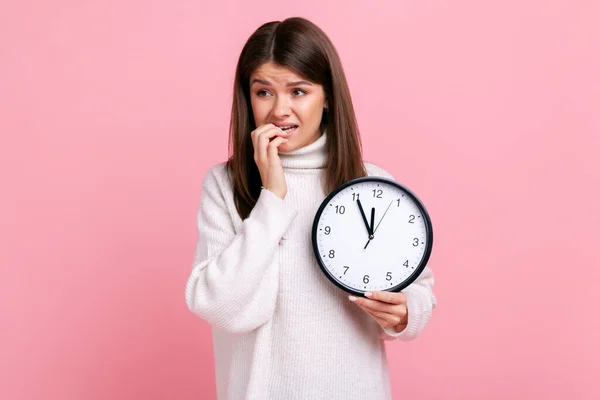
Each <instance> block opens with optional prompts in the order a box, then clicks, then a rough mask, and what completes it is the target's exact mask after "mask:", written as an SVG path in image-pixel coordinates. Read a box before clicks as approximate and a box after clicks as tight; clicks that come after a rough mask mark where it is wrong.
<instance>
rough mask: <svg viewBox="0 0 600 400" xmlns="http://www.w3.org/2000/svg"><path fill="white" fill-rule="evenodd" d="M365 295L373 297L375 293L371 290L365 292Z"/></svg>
mask: <svg viewBox="0 0 600 400" xmlns="http://www.w3.org/2000/svg"><path fill="white" fill-rule="evenodd" d="M365 296H367V297H371V296H373V293H371V292H365Z"/></svg>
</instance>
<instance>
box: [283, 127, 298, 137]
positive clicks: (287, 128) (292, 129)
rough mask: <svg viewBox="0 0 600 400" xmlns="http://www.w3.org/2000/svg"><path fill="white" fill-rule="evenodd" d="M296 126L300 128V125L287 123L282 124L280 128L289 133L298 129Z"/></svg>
mask: <svg viewBox="0 0 600 400" xmlns="http://www.w3.org/2000/svg"><path fill="white" fill-rule="evenodd" d="M296 128H298V125H286V126H280V127H279V129H281V130H282V131H284V132H285V133H287V134H288V135H289V134H290V133H292V132H293V131H295V130H296Z"/></svg>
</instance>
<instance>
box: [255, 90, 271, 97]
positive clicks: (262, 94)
mask: <svg viewBox="0 0 600 400" xmlns="http://www.w3.org/2000/svg"><path fill="white" fill-rule="evenodd" d="M268 94H269V92H267V91H266V90H264V89H261V90H259V91H258V92H256V95H257V96H258V97H264V96H266V95H268Z"/></svg>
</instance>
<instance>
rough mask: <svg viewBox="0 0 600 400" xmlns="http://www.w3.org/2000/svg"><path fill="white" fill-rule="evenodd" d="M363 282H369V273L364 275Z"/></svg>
mask: <svg viewBox="0 0 600 400" xmlns="http://www.w3.org/2000/svg"><path fill="white" fill-rule="evenodd" d="M363 283H369V275H365V276H364V277H363Z"/></svg>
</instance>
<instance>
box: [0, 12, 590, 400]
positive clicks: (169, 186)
mask: <svg viewBox="0 0 600 400" xmlns="http://www.w3.org/2000/svg"><path fill="white" fill-rule="evenodd" d="M294 15H299V16H304V17H307V18H309V19H311V20H313V21H314V22H316V23H317V24H318V25H320V26H321V27H322V28H323V29H324V30H325V31H326V32H327V33H328V34H329V36H330V37H331V38H332V40H333V41H334V43H335V45H336V46H337V48H338V50H339V52H340V54H341V57H342V60H343V62H344V66H345V69H346V72H347V75H348V79H349V82H350V85H351V90H352V94H353V98H354V101H355V105H356V110H357V114H358V119H359V123H360V127H361V130H362V134H363V140H364V151H365V158H366V159H367V160H369V161H373V162H375V163H377V164H379V165H381V166H383V167H384V168H386V169H388V170H389V171H390V172H391V173H393V174H394V175H395V177H396V178H397V179H398V180H399V181H400V182H402V183H404V184H406V185H408V186H409V187H410V188H412V189H413V190H414V191H415V192H416V193H417V194H418V195H419V196H420V197H421V198H422V200H423V201H424V202H425V204H426V206H427V207H428V209H429V211H430V214H431V217H432V221H433V223H434V229H435V241H434V252H433V255H432V258H431V264H430V265H431V267H432V268H433V269H434V271H435V274H436V287H435V292H436V295H437V296H438V299H439V308H438V309H437V310H436V312H435V314H434V317H433V319H432V321H431V323H430V324H429V326H428V327H427V329H426V331H425V333H424V334H423V336H422V337H421V338H420V339H419V340H417V341H415V342H411V343H401V342H391V343H389V346H388V348H389V353H390V364H391V370H392V387H393V392H394V395H395V398H399V399H400V398H401V399H505V398H511V399H597V398H600V380H599V379H598V377H599V373H600V362H599V359H600V351H599V350H598V346H597V343H596V342H597V340H598V339H599V338H600V323H599V322H598V321H599V319H600V312H599V311H598V306H597V305H598V302H599V301H600V296H599V294H598V291H597V289H596V288H597V287H598V279H599V278H600V272H599V267H600V257H599V255H598V249H597V247H598V246H599V245H600V240H599V234H598V229H597V228H598V226H599V224H600V212H599V211H598V207H599V203H600V201H599V200H600V196H599V192H600V162H599V161H598V158H597V157H598V150H599V149H600V111H599V110H600V78H599V75H600V74H599V71H600V40H599V38H600V29H599V28H598V25H597V23H598V20H600V9H599V6H598V3H597V2H594V1H592V0H590V1H587V2H585V1H572V0H570V1H567V0H564V1H558V0H546V1H541V0H538V1H534V0H527V1H523V0H518V1H517V0H510V1H502V2H490V1H479V0H455V1H442V0H428V1H423V0H419V1H415V0H405V1H390V2H386V3H378V2H376V1H354V2H348V1H345V2H337V1H336V2H329V3H325V4H324V3H323V2H322V1H320V0H319V1H302V2H297V4H285V2H281V1H258V2H257V1H254V2H241V1H239V2H232V1H175V2H173V1H166V0H152V1H148V0H144V1H141V0H138V1H128V2H122V1H92V2H81V1H66V0H62V1H61V0H56V1H52V2H42V1H22V2H10V4H9V3H4V4H3V6H2V11H1V12H0V132H1V134H2V145H1V150H0V151H1V157H0V171H1V173H2V179H1V182H2V196H1V200H0V202H1V207H0V210H1V211H0V212H1V213H2V215H1V216H0V217H1V221H2V222H1V226H2V237H1V238H0V240H1V243H2V244H1V253H0V257H1V258H0V265H1V267H2V273H1V279H0V304H1V307H2V309H1V310H0V311H1V312H0V318H1V320H0V323H1V330H0V346H1V348H0V354H1V364H0V398H2V399H42V398H43V399H51V400H53V399H200V398H206V399H209V398H213V397H214V396H215V389H214V372H213V360H212V344H211V340H210V338H211V336H210V329H209V326H208V325H207V324H206V323H205V322H204V321H202V320H200V319H199V318H197V317H195V316H193V315H192V314H191V313H190V312H189V311H188V310H187V308H186V306H185V301H184V286H185V281H186V279H187V276H188V273H189V271H190V268H191V261H192V256H193V250H194V244H195V240H196V230H195V229H196V228H195V225H194V223H195V215H196V211H197V206H198V202H199V196H200V185H201V180H202V178H203V175H204V173H205V171H206V170H207V169H208V168H209V167H210V166H211V165H213V164H215V163H217V162H221V161H223V160H224V159H225V157H226V155H227V127H228V122H229V120H228V118H229V110H230V109H229V107H230V101H231V86H232V77H233V72H234V67H235V62H236V60H237V57H238V55H239V51H240V50H241V47H242V45H243V43H244V41H245V40H246V38H247V37H248V36H249V35H250V34H251V32H252V31H253V30H254V29H256V28H257V27H258V26H259V25H260V24H262V23H263V22H266V21H270V20H274V19H282V18H285V17H288V16H294ZM594 247H596V248H594ZM357 368H360V366H357Z"/></svg>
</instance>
